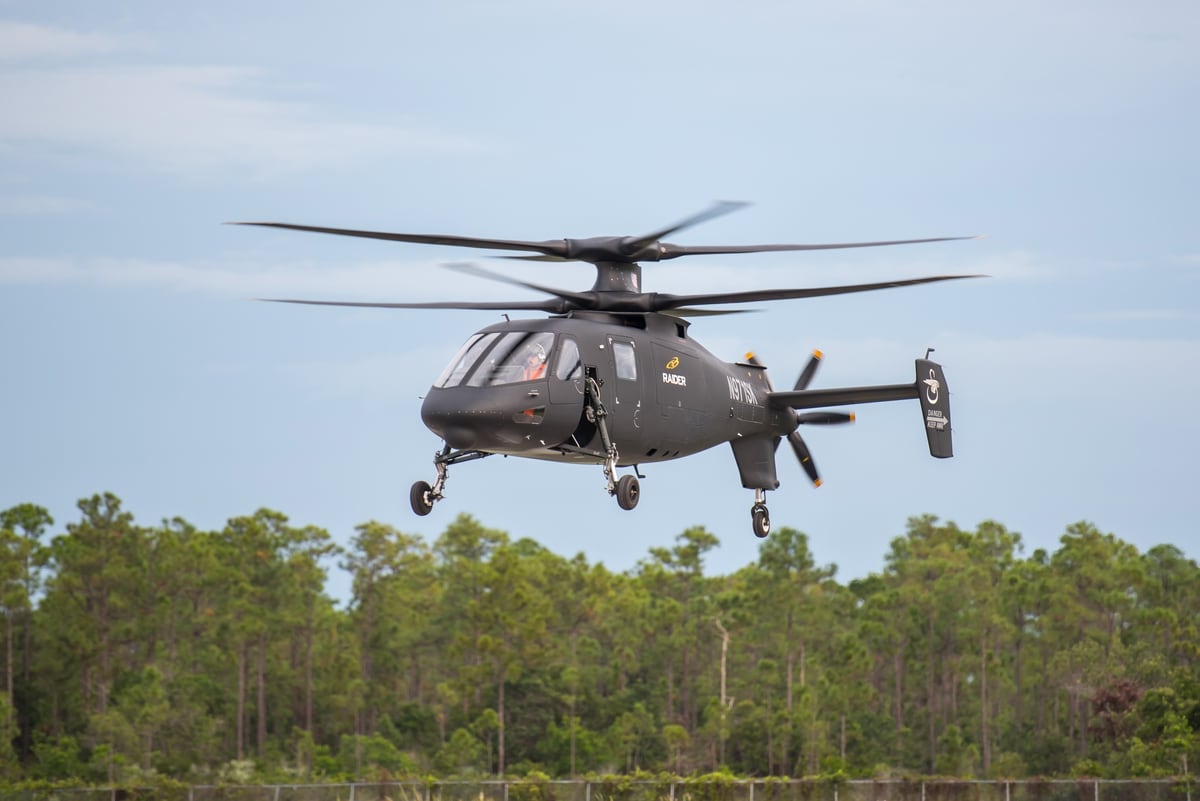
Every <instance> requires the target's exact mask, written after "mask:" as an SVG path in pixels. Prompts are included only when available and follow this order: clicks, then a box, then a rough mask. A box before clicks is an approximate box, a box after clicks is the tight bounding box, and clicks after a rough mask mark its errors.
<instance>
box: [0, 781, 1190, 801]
mask: <svg viewBox="0 0 1200 801" xmlns="http://www.w3.org/2000/svg"><path fill="white" fill-rule="evenodd" d="M1193 783H1194V782H1193V781H1192V780H1191V779H1188V780H1186V781H1185V780H1171V779H1129V780H1095V779H1061V780H1060V779H1047V780H1036V781H951V780H945V781H940V780H924V781H920V780H914V781H900V780H881V781H872V780H851V781H840V782H832V781H820V780H801V779H796V780H765V781H764V780H749V779H747V780H732V779H731V780H713V781H703V780H694V781H666V780H664V781H640V780H639V781H632V780H630V781H624V780H621V779H614V780H611V781H583V780H576V781H520V780H514V781H477V782H470V781H444V782H429V783H426V782H386V783H370V784H366V783H362V784H304V785H300V784H297V785H291V784H275V785H213V786H195V787H173V788H150V787H147V788H80V789H56V790H20V791H16V792H8V793H4V794H3V799H4V801H10V800H11V801H1192V785H1193Z"/></svg>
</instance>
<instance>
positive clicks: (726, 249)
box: [658, 236, 979, 261]
mask: <svg viewBox="0 0 1200 801" xmlns="http://www.w3.org/2000/svg"><path fill="white" fill-rule="evenodd" d="M960 239H979V237H978V236H935V237H930V238H928V239H891V240H886V241H881V242H835V243H830V244H815V245H672V244H670V243H668V242H660V243H659V256H658V260H659V261H666V260H667V259H676V258H679V257H680V256H705V255H715V254H722V253H774V252H780V251H793V250H844V249H847V248H878V247H888V246H890V245H920V244H924V243H926V242H953V241H956V240H960Z"/></svg>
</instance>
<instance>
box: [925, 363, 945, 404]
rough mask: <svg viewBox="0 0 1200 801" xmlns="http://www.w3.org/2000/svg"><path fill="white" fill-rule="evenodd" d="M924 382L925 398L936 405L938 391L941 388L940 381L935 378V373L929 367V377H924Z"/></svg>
mask: <svg viewBox="0 0 1200 801" xmlns="http://www.w3.org/2000/svg"><path fill="white" fill-rule="evenodd" d="M924 383H925V400H927V401H929V402H930V403H931V404H933V405H934V406H936V405H937V402H938V393H939V392H940V391H941V389H942V382H940V381H938V380H937V373H936V372H934V371H933V370H932V369H931V370H930V371H929V378H926V379H925V382H924Z"/></svg>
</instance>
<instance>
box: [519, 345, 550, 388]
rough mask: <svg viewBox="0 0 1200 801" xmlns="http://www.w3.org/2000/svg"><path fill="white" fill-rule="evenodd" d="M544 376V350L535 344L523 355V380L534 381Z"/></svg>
mask: <svg viewBox="0 0 1200 801" xmlns="http://www.w3.org/2000/svg"><path fill="white" fill-rule="evenodd" d="M545 375H546V348H545V347H543V346H542V345H541V344H540V343H537V342H535V343H534V344H533V345H532V346H531V347H529V349H528V351H527V352H526V354H525V368H524V378H525V380H526V381H535V380H537V379H539V378H542V377H543V376H545Z"/></svg>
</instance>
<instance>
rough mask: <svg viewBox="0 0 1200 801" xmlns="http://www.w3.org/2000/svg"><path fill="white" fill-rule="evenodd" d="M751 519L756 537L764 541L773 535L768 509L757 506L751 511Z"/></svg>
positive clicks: (760, 505)
mask: <svg viewBox="0 0 1200 801" xmlns="http://www.w3.org/2000/svg"><path fill="white" fill-rule="evenodd" d="M750 519H751V524H752V525H753V527H754V536H756V537H758V538H759V539H762V538H763V537H765V536H767V535H768V534H770V533H771V513H770V512H768V511H767V507H765V506H763V505H762V504H755V505H754V508H753V509H751V510H750Z"/></svg>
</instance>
